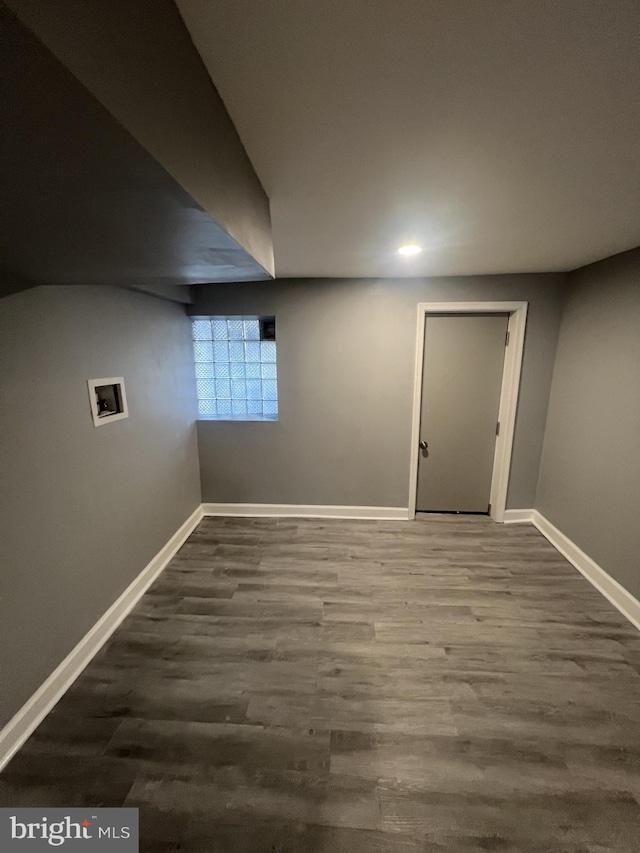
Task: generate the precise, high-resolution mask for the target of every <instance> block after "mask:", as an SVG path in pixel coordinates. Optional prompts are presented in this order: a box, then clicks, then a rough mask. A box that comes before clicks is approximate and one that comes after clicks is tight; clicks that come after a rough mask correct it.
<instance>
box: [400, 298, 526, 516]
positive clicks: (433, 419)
mask: <svg viewBox="0 0 640 853" xmlns="http://www.w3.org/2000/svg"><path fill="white" fill-rule="evenodd" d="M526 317H527V303H526V302H454V303H444V302H436V303H427V302H422V303H419V304H418V318H417V332H416V359H415V376H414V400H413V422H412V430H411V476H410V486H409V488H410V491H409V517H410V518H415V514H416V511H418V512H451V513H478V514H480V513H484V514H489V515H490V516H491V518H492V519H493V520H494V521H500V522H501V521H503V520H504V512H505V507H506V499H507V488H508V482H509V470H510V466H511V452H512V448H513V435H514V429H515V419H516V410H517V404H518V390H519V385H520V373H521V368H522V355H523V351H524V334H525V327H526Z"/></svg>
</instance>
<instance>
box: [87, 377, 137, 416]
mask: <svg viewBox="0 0 640 853" xmlns="http://www.w3.org/2000/svg"><path fill="white" fill-rule="evenodd" d="M87 384H88V386H89V400H90V402H91V416H92V417H93V423H94V426H103V424H110V423H113V422H114V421H120V420H122V419H123V418H128V417H129V410H128V409H127V396H126V393H125V390H124V379H123V377H122V376H111V377H109V378H107V379H89V380H88V382H87Z"/></svg>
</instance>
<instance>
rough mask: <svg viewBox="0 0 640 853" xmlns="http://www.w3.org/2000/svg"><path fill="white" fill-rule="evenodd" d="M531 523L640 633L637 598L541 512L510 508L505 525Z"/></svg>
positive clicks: (639, 612) (505, 515) (639, 605)
mask: <svg viewBox="0 0 640 853" xmlns="http://www.w3.org/2000/svg"><path fill="white" fill-rule="evenodd" d="M527 521H528V522H531V523H532V524H533V525H534V526H535V527H537V528H538V530H539V531H540V533H542V535H543V536H544V537H545V539H548V540H549V542H551V544H552V545H553V547H554V548H555V549H556V550H557V551H559V552H560V553H561V554H562V556H563V557H565V558H566V559H567V560H568V561H569V562H570V563H571V565H572V566H575V568H576V569H577V570H578V571H579V572H580V574H582V575H584V577H585V578H586V579H587V580H588V581H589V583H590V584H592V586H594V587H595V588H596V589H597V590H598V592H599V593H600V594H601V595H604V597H605V598H606V599H608V601H610V602H611V604H613V606H614V607H615V608H616V609H617V610H619V611H620V613H622V615H623V616H624V617H625V618H626V619H628V620H629V622H631V624H632V625H634V626H635V627H636V628H637V629H638V630H640V601H638V599H637V598H634V596H633V595H631V593H630V592H629V591H628V590H626V589H625V588H624V587H623V586H622V585H621V584H619V583H618V581H617V580H615V579H614V578H612V577H611V575H609V574H607V572H605V570H604V569H603V568H602V566H599V565H598V564H597V563H596V562H595V560H592V559H591V557H590V556H589V555H588V554H585V552H584V551H583V550H582V548H579V547H578V546H577V545H576V543H575V542H572V540H571V539H569V537H568V536H565V534H564V533H563V532H562V531H561V530H558V528H557V527H556V526H555V525H553V524H551V522H550V521H549V520H548V519H547V518H545V517H544V515H542V513H541V512H538V510H537V509H508V510H506V511H505V514H504V523H505V524H522V523H523V522H527Z"/></svg>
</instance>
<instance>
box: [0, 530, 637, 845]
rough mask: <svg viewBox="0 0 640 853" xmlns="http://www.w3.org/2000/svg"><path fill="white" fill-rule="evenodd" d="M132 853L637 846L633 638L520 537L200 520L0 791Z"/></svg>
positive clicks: (558, 560)
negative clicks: (108, 834) (130, 832)
mask: <svg viewBox="0 0 640 853" xmlns="http://www.w3.org/2000/svg"><path fill="white" fill-rule="evenodd" d="M123 804H126V805H131V806H138V807H139V808H140V810H141V819H140V824H141V838H142V841H141V848H140V849H141V850H142V851H146V853H154V851H155V852H156V853H169V851H172V853H178V851H180V853H188V851H192V853H217V851H234V853H266V851H269V853H274V851H276V853H301V852H302V851H305V853H347V851H348V853H365V851H366V853H430V852H431V851H439V853H445V851H446V853H458V851H459V853H471V851H487V850H490V851H491V850H492V851H500V853H534V851H535V853H544V851H549V853H551V851H553V853H614V851H615V853H631V851H634V853H637V849H638V842H637V839H638V837H639V836H640V634H638V632H637V631H636V630H635V629H634V628H633V627H632V626H631V625H630V624H629V623H628V622H626V621H625V620H624V619H623V618H622V617H621V616H620V614H618V613H617V611H616V610H614V609H613V607H612V606H611V605H610V604H609V602H608V601H606V599H604V598H602V597H601V596H600V595H599V594H598V593H597V592H596V591H595V590H594V589H593V588H592V587H591V586H590V585H589V584H588V583H587V582H586V581H585V580H584V578H582V576H581V575H579V574H578V573H577V572H576V571H575V570H574V569H573V567H571V566H570V565H569V564H568V563H567V562H566V561H565V560H564V559H563V558H562V557H561V556H560V555H559V554H558V552H556V551H555V550H554V549H553V548H552V547H551V546H550V545H549V543H548V542H547V541H546V540H545V539H544V538H543V537H542V536H540V534H539V533H538V532H537V531H536V530H535V529H534V528H533V527H531V526H529V525H514V526H503V525H496V524H494V523H493V522H491V521H490V520H489V519H487V518H486V517H464V518H462V517H452V516H429V517H426V518H421V519H419V520H417V521H416V522H377V521H366V520H363V521H331V520H312V519H277V518H256V519H241V518H208V519H205V520H203V522H202V523H201V524H200V525H199V527H198V529H197V530H196V531H195V532H194V533H193V534H192V536H191V537H190V538H189V540H188V542H187V543H186V544H185V545H184V546H183V548H182V549H181V550H180V552H179V553H178V554H177V555H176V557H175V558H174V559H173V560H172V561H171V563H170V565H169V566H168V567H167V569H166V570H165V572H164V573H163V574H162V575H161V576H160V578H159V579H158V580H157V581H156V583H155V584H154V586H153V587H152V588H151V589H150V590H149V591H148V593H147V594H146V595H145V596H144V597H143V599H142V600H141V602H140V603H139V605H138V606H137V607H136V608H135V610H134V611H133V612H132V613H131V614H130V615H129V616H128V617H127V619H126V620H125V621H124V622H123V624H122V625H121V627H120V628H119V629H118V631H116V633H115V634H114V636H113V637H112V639H111V640H110V642H109V643H108V644H107V646H106V647H105V648H104V649H103V650H101V652H100V653H99V654H98V655H97V656H96V658H95V659H94V661H93V662H92V663H91V664H90V665H89V666H88V667H87V669H86V670H85V672H84V673H83V674H82V676H81V677H80V678H79V679H78V681H77V682H76V683H75V684H74V685H73V686H72V688H71V689H70V690H69V691H68V693H67V694H66V695H65V696H64V697H63V699H62V700H61V701H60V703H59V704H58V705H57V707H56V708H55V709H54V710H53V712H52V713H51V714H50V715H49V716H48V717H47V719H46V720H45V721H44V722H43V723H42V724H41V725H40V727H39V728H38V730H37V731H36V732H35V733H34V734H33V735H32V737H31V738H30V739H29V740H28V741H27V743H26V744H25V746H24V748H23V749H22V750H21V752H20V753H19V754H18V755H17V756H16V757H15V758H14V760H13V761H12V762H11V763H10V764H9V766H8V767H7V768H6V770H5V771H4V773H3V774H2V775H1V776H0V805H10V806H16V807H17V806H35V805H38V806H47V805H49V806H54V805H55V806H75V805H95V806H99V805H123Z"/></svg>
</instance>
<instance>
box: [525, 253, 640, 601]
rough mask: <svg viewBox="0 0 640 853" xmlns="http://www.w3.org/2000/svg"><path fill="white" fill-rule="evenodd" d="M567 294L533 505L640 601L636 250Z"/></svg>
mask: <svg viewBox="0 0 640 853" xmlns="http://www.w3.org/2000/svg"><path fill="white" fill-rule="evenodd" d="M569 285H570V287H569V291H568V297H567V302H566V305H565V307H564V311H563V316H562V326H561V330H560V337H559V342H558V352H557V358H556V364H555V368H554V373H553V385H552V391H551V400H550V405H549V416H548V419H547V429H546V436H545V441H544V452H543V455H542V462H541V467H540V480H539V483H538V490H537V495H536V503H535V506H536V508H537V509H538V510H540V512H541V513H542V514H543V515H545V516H546V517H547V518H548V519H549V521H551V522H552V523H553V524H555V525H556V526H557V527H558V528H559V529H560V530H561V531H562V532H563V533H564V534H565V535H567V536H568V537H569V538H570V539H572V540H573V541H574V542H575V543H576V544H577V545H578V546H579V547H580V548H582V549H583V550H584V551H585V552H586V553H587V554H588V555H589V556H590V557H591V558H592V559H594V560H595V561H596V562H597V563H598V564H599V565H601V566H602V568H603V569H605V571H607V572H608V573H609V574H610V575H612V576H613V577H614V578H615V579H616V580H617V581H619V583H621V584H622V585H623V586H624V587H626V589H628V590H629V592H631V594H632V595H634V596H636V597H637V598H640V562H639V557H638V555H639V554H640V525H639V524H638V507H639V506H640V248H638V249H634V250H633V251H631V252H625V253H624V254H621V255H616V256H614V257H612V258H608V259H607V260H604V261H601V262H600V263H597V264H592V265H590V266H588V267H584V268H582V269H580V270H576V271H575V272H573V273H571V274H570V276H569Z"/></svg>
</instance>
